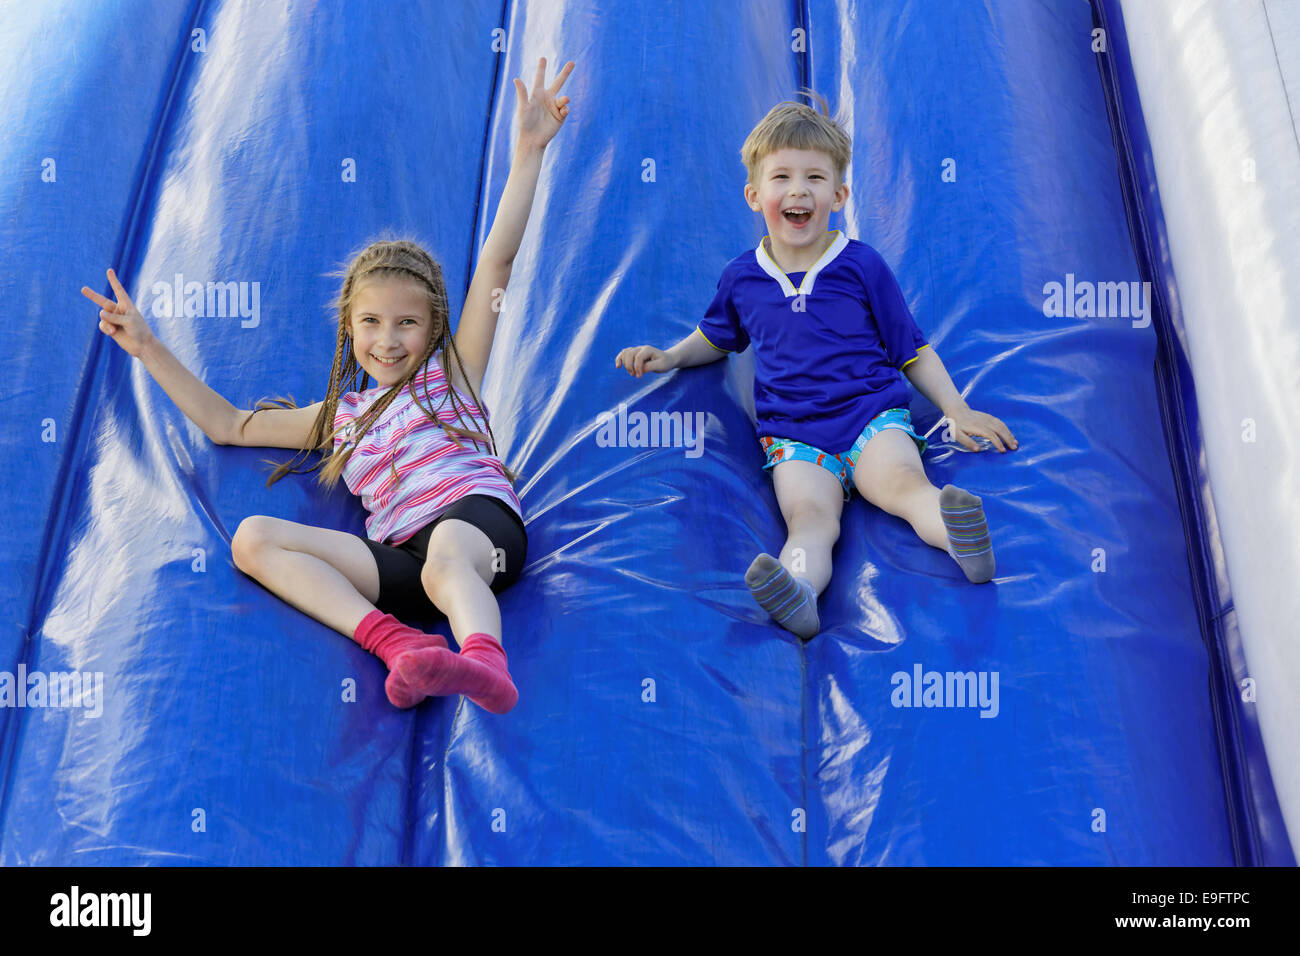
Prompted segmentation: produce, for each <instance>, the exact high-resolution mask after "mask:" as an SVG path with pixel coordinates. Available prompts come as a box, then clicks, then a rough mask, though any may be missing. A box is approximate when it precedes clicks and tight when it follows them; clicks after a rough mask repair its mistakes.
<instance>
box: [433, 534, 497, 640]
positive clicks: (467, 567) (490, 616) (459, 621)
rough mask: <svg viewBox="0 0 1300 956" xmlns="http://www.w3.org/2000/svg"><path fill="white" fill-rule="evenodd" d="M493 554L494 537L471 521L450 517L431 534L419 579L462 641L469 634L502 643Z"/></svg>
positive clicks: (457, 637) (454, 633) (457, 638)
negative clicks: (488, 637) (490, 638)
mask: <svg viewBox="0 0 1300 956" xmlns="http://www.w3.org/2000/svg"><path fill="white" fill-rule="evenodd" d="M495 556H496V553H495V551H494V549H493V547H492V539H490V538H489V537H488V536H487V535H486V534H484V533H483V532H482V531H481V530H479V529H478V528H476V527H474V525H472V524H470V523H469V522H467V521H460V520H458V519H456V518H448V519H447V520H446V521H442V522H440V523H439V524H438V526H437V527H436V528H434V529H433V534H432V535H430V536H429V547H428V553H427V555H426V557H425V562H424V570H423V571H421V572H420V580H421V581H422V582H423V583H424V590H425V593H426V594H428V595H429V600H430V601H432V602H433V603H434V605H435V606H436V607H437V608H438V610H439V611H441V612H442V613H443V614H446V615H447V621H448V622H449V623H450V624H451V632H452V634H453V635H455V637H456V641H457V642H458V643H463V642H464V640H465V638H466V637H468V636H469V635H471V634H487V635H489V636H490V637H492V638H493V639H494V640H495V641H496V642H497V643H498V644H499V643H501V608H500V606H499V605H498V604H497V598H496V595H495V594H493V593H492V588H491V587H490V586H489V585H488V582H489V581H491V580H492V577H493V575H494V573H495V569H494V567H493V564H492V562H493V560H494V558H495Z"/></svg>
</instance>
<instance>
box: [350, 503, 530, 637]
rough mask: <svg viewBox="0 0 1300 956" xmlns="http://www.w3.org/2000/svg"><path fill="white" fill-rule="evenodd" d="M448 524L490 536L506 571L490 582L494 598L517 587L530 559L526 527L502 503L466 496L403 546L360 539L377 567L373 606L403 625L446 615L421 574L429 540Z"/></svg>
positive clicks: (512, 511) (404, 542) (511, 510)
mask: <svg viewBox="0 0 1300 956" xmlns="http://www.w3.org/2000/svg"><path fill="white" fill-rule="evenodd" d="M448 518H455V519H456V520H458V521H465V522H468V523H469V524H472V525H473V526H474V527H476V528H478V529H479V530H480V531H482V532H483V533H484V534H485V535H487V536H488V540H490V541H491V542H492V547H494V548H500V549H501V552H502V554H503V555H504V558H505V560H504V570H501V571H498V572H497V573H496V575H495V576H494V577H493V578H492V585H491V586H492V590H493V592H499V591H501V590H502V589H503V588H506V587H509V586H510V585H511V584H513V583H514V582H515V580H516V579H517V578H518V577H519V572H520V571H522V570H523V567H524V560H525V558H526V557H527V554H528V534H527V532H526V531H524V523H523V522H522V521H520V520H519V516H518V515H517V514H515V512H514V509H513V508H511V507H510V506H509V505H508V504H506V503H505V502H504V501H502V500H500V499H499V498H493V497H491V496H490V495H466V496H465V497H464V498H459V499H457V500H456V501H455V502H453V503H452V505H451V506H450V507H449V508H448V509H447V510H446V511H444V512H443V513H442V514H441V515H439V516H438V518H437V519H436V520H434V521H432V522H430V523H429V524H427V525H425V526H424V527H423V528H421V529H420V530H419V531H417V532H416V533H415V534H413V535H412V536H411V537H409V538H407V539H406V540H405V541H403V542H402V543H401V544H399V545H391V544H380V543H379V542H378V541H371V540H370V539H369V538H362V540H363V541H365V543H366V546H367V547H369V548H370V552H371V554H373V555H374V556H375V563H376V564H377V565H378V566H379V599H378V600H377V601H375V607H377V608H379V610H381V611H383V612H384V613H385V614H391V615H393V617H396V618H399V619H400V618H403V617H413V618H421V619H425V618H432V617H437V616H439V615H440V614H441V613H442V612H441V611H439V610H438V608H437V607H435V606H434V603H433V602H432V601H430V600H429V596H428V595H427V594H426V593H425V591H424V583H423V582H422V581H421V580H420V571H421V570H422V569H423V568H424V560H425V558H426V557H427V555H428V547H429V536H430V535H432V534H433V529H434V528H436V527H437V526H438V522H440V521H446V520H447V519H448Z"/></svg>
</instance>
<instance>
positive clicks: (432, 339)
mask: <svg viewBox="0 0 1300 956" xmlns="http://www.w3.org/2000/svg"><path fill="white" fill-rule="evenodd" d="M329 275H331V276H334V277H336V278H342V280H343V285H342V287H341V288H340V290H339V294H338V297H337V298H336V299H335V300H334V301H333V302H332V303H330V309H331V310H332V311H334V312H337V314H338V324H339V327H338V338H337V339H336V343H335V348H334V365H333V368H332V369H331V370H330V380H329V387H328V388H327V389H326V392H325V399H324V401H323V402H322V404H321V410H320V414H319V415H318V416H317V418H316V421H315V423H314V424H313V425H312V430H311V435H310V437H309V438H308V441H307V447H306V448H304V449H303V450H302V452H301V453H300V454H299V455H298V456H295V457H294V459H293V460H292V461H289V462H284V463H280V462H275V461H271V460H270V459H263V461H265V462H266V463H267V464H270V465H274V466H276V468H275V471H274V473H273V474H272V475H271V477H270V478H269V479H267V482H266V484H267V487H270V486H271V485H272V484H274V483H275V482H277V481H279V480H280V479H281V478H283V477H284V476H285V475H290V474H300V473H303V472H301V471H300V470H299V469H298V468H297V467H296V466H297V465H298V464H299V463H300V461H301V459H302V456H303V455H308V454H310V453H311V452H313V451H317V450H320V449H321V448H322V447H323V446H324V445H325V444H326V443H327V442H328V443H329V444H330V448H329V449H328V450H327V451H325V452H324V455H323V457H322V458H321V460H320V461H319V462H317V463H316V465H315V466H314V467H313V468H309V469H307V470H306V472H305V473H306V474H310V473H311V472H313V471H315V470H316V469H317V468H319V469H320V475H319V477H318V478H317V483H318V484H319V485H321V486H323V487H325V488H333V487H334V486H335V485H336V484H338V480H339V478H340V477H342V474H343V469H344V468H345V467H346V466H347V463H348V459H350V458H351V457H352V452H353V451H354V450H355V449H356V448H357V446H358V445H359V444H360V443H361V439H362V438H364V437H365V435H366V432H368V431H369V430H370V428H371V426H372V425H374V423H375V422H376V421H378V419H379V417H380V416H381V415H383V413H384V411H385V409H387V408H388V407H389V406H390V405H392V403H393V401H394V400H395V399H396V398H397V396H398V395H400V394H401V393H402V391H403V389H405V388H406V387H407V386H408V385H409V384H410V383H411V382H412V380H413V379H414V378H415V377H416V376H417V375H418V374H420V372H421V371H423V369H424V366H425V363H426V362H427V361H428V360H429V358H430V357H431V356H432V355H433V354H434V352H435V351H437V352H439V356H438V364H439V366H440V367H441V368H442V374H443V378H444V380H445V381H446V383H447V391H446V394H445V395H444V396H443V399H442V402H441V403H440V404H439V406H438V408H439V409H441V408H443V407H445V406H446V404H447V402H448V401H449V400H450V401H451V403H452V408H453V409H454V410H455V412H456V421H457V422H458V423H459V425H452V424H449V423H448V422H444V421H442V420H440V419H439V418H438V414H437V409H433V408H430V407H429V404H430V400H429V392H428V382H427V381H426V382H425V383H424V402H423V403H422V402H421V401H420V399H419V397H418V396H417V395H416V394H415V391H416V390H415V388H414V387H413V386H412V389H411V394H412V398H414V399H415V402H416V404H417V405H419V407H420V408H421V410H423V411H424V413H425V414H426V415H428V417H429V419H430V421H432V422H434V423H435V424H437V425H439V426H440V427H441V428H442V429H443V430H444V431H445V432H446V433H447V434H448V435H450V436H452V440H453V441H455V442H456V444H457V445H462V442H461V441H460V440H459V439H460V438H468V439H471V440H472V441H473V442H474V443H475V445H478V444H479V443H483V444H484V445H487V446H488V448H489V450H490V451H491V453H492V454H494V455H496V454H497V450H496V436H494V435H493V434H492V426H491V425H490V424H488V421H487V411H486V410H485V409H483V403H482V402H481V401H480V400H479V397H478V395H477V394H476V393H475V391H474V386H473V385H469V390H470V396H471V398H472V399H473V400H474V404H475V405H476V406H477V407H478V409H479V410H480V411H481V412H482V416H483V421H482V423H483V426H484V427H485V428H486V429H487V434H486V435H485V434H483V433H482V432H481V431H477V430H472V429H470V428H467V427H465V425H466V422H465V417H466V416H468V417H469V419H470V422H471V423H472V424H477V423H478V422H477V419H476V417H475V415H474V414H473V413H472V412H470V410H469V408H468V407H467V406H466V405H465V403H464V401H463V400H461V398H460V397H459V395H458V394H457V391H456V389H455V388H454V387H452V379H451V374H450V371H451V370H450V367H449V365H448V361H449V359H448V355H449V354H450V356H451V358H454V359H455V361H456V367H457V368H458V369H459V370H460V374H461V378H462V379H463V380H464V381H465V382H466V383H467V384H468V383H469V376H467V375H466V374H465V366H464V364H463V363H462V362H461V358H460V353H459V352H458V351H457V350H456V341H455V339H453V338H452V335H451V321H450V310H449V308H448V306H447V286H446V284H445V283H444V282H443V278H442V269H441V268H439V266H438V263H437V262H435V261H434V259H433V257H432V256H431V255H429V253H427V252H425V250H424V249H423V248H422V247H421V246H420V244H419V243H418V242H416V241H414V240H412V239H405V238H395V237H391V236H385V237H384V238H381V239H377V240H375V241H373V242H370V243H369V244H367V245H366V246H365V247H364V248H363V249H361V250H360V251H359V252H357V253H356V254H355V255H353V256H352V259H351V262H350V263H349V264H348V265H347V266H346V268H344V269H342V270H340V271H337V272H331V273H329ZM371 279H399V280H408V281H414V282H415V284H416V285H418V286H420V287H421V290H422V291H423V292H424V293H425V295H426V297H427V301H428V303H429V315H430V317H431V318H432V320H433V322H432V325H431V327H430V329H429V341H428V343H427V344H426V346H425V348H424V354H423V355H421V356H420V360H419V361H418V362H417V363H416V364H415V366H414V368H413V370H412V371H411V372H409V373H408V374H407V375H406V377H405V378H403V379H402V381H400V382H398V383H397V384H396V385H394V386H392V387H391V388H389V389H388V391H386V392H384V394H382V395H381V396H379V398H377V399H376V400H375V401H374V402H372V403H371V405H370V407H369V408H368V409H366V411H365V413H364V414H362V415H361V417H360V418H359V419H358V420H357V421H356V423H355V428H356V432H355V434H354V435H353V436H351V438H352V440H351V441H350V442H349V443H348V444H347V445H346V446H344V447H343V448H339V449H336V448H335V447H334V444H333V443H334V439H335V437H336V436H337V434H338V433H339V432H340V431H342V429H343V427H345V426H341V427H340V428H338V429H336V428H335V427H334V416H335V414H336V413H337V411H338V404H339V398H340V397H342V396H343V395H345V394H346V393H348V392H356V391H365V390H366V389H367V388H368V387H369V385H370V375H369V374H368V373H367V372H366V371H365V370H364V369H362V368H361V366H360V364H359V363H358V362H357V357H356V353H355V352H354V351H353V348H352V309H353V304H354V302H355V300H356V296H357V290H358V289H359V288H360V286H361V284H362V283H363V282H366V281H368V280H371ZM358 376H360V378H361V382H360V385H359V386H358V384H357V377H358ZM297 407H298V406H297V405H296V404H294V402H293V399H292V398H275V399H263V400H261V401H259V402H258V403H257V405H256V407H255V408H253V410H252V414H251V415H249V416H248V418H246V419H244V421H243V422H242V423H241V424H240V426H239V430H240V434H243V430H244V427H245V426H246V425H247V424H248V422H249V421H250V420H251V419H252V417H253V415H256V414H257V413H258V412H260V411H264V410H266V409H269V408H297ZM462 447H463V445H462ZM498 457H499V456H498ZM389 467H390V468H391V469H392V474H393V480H394V481H396V480H397V466H396V463H395V462H390V465H389ZM502 468H503V470H504V471H505V473H506V477H507V478H508V479H509V481H510V482H511V483H512V484H513V483H514V482H515V481H517V480H518V476H517V475H516V474H515V473H514V472H512V471H511V470H510V469H509V468H507V467H505V463H504V462H502Z"/></svg>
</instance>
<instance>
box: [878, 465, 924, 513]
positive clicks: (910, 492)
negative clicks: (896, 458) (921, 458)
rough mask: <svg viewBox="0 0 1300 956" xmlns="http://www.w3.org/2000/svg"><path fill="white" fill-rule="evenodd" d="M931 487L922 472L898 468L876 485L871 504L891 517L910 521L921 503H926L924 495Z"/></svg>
mask: <svg viewBox="0 0 1300 956" xmlns="http://www.w3.org/2000/svg"><path fill="white" fill-rule="evenodd" d="M932 487H933V486H932V485H931V484H930V479H929V478H927V477H926V476H925V472H924V471H920V470H918V469H915V468H899V469H896V470H894V471H892V472H891V473H890V474H889V476H888V479H887V480H886V481H883V482H880V483H879V484H878V485H877V487H876V488H875V489H874V495H873V497H872V504H874V505H876V507H878V508H880V509H882V510H884V511H887V512H889V513H890V514H891V515H895V516H897V517H899V518H905V519H907V520H908V521H911V520H912V519H913V518H914V517H916V510H917V508H918V506H919V505H920V504H921V502H922V501H923V500H925V501H928V498H927V497H925V496H924V493H925V492H926V491H928V490H930V489H931V488H932Z"/></svg>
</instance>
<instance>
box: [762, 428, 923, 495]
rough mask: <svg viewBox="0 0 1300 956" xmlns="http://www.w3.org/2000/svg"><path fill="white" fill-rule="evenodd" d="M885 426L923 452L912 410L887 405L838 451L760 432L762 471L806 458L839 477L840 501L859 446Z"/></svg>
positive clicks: (848, 489) (847, 492)
mask: <svg viewBox="0 0 1300 956" xmlns="http://www.w3.org/2000/svg"><path fill="white" fill-rule="evenodd" d="M887 428H896V429H898V430H899V431H904V432H907V434H909V435H911V436H912V439H913V440H914V441H915V442H916V444H917V451H919V452H920V453H921V454H924V453H925V449H926V447H927V445H928V443H927V442H926V440H925V439H924V438H922V437H921V436H920V435H918V434H917V433H916V432H915V431H913V429H912V413H911V412H910V411H909V410H908V409H906V408H890V409H888V410H886V411H883V412H881V413H880V414H879V415H877V416H876V417H875V418H873V419H871V421H869V422H867V427H866V428H864V429H862V434H861V435H859V436H858V440H857V441H855V442H854V443H853V447H852V448H850V449H849V450H848V451H842V452H840V453H839V454H833V453H831V452H827V451H822V450H821V449H820V448H817V447H815V446H813V445H806V444H804V443H803V442H801V441H795V440H794V439H792V438H772V437H771V436H770V435H764V436H763V437H762V438H760V439H759V442H760V443H761V444H762V446H763V451H764V452H765V453H766V454H767V464H766V465H764V466H763V469H764V470H765V471H766V470H768V469H771V468H774V467H776V466H777V465H778V464H780V463H781V462H783V461H810V462H812V463H813V464H814V465H821V466H822V467H823V468H825V469H826V470H827V471H829V472H830V473H831V474H832V475H834V476H835V477H836V478H838V479H839V482H840V486H841V487H842V488H843V489H844V500H845V501H848V500H849V497H850V495H851V494H852V492H853V469H854V468H856V467H857V464H858V456H859V455H860V454H862V449H863V448H865V447H866V444H867V442H869V441H871V439H872V437H873V436H875V435H876V434H878V433H879V432H882V431H884V430H885V429H887Z"/></svg>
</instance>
